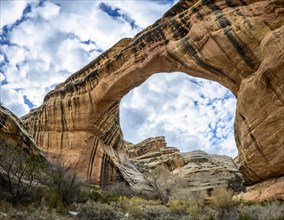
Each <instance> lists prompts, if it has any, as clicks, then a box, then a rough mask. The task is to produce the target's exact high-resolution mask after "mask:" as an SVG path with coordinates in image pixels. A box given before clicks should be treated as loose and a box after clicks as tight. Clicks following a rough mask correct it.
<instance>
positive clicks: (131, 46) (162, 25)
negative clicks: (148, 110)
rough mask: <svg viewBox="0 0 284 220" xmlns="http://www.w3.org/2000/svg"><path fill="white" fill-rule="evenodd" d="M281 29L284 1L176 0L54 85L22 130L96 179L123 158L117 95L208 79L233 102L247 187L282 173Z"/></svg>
mask: <svg viewBox="0 0 284 220" xmlns="http://www.w3.org/2000/svg"><path fill="white" fill-rule="evenodd" d="M283 24H284V2H283V0H263V1H261V0H231V1H227V0H226V1H225V0H215V1H211V0H182V1H180V2H179V3H178V4H177V5H176V6H174V7H173V8H172V9H171V10H169V11H168V12H167V13H166V14H165V15H164V16H163V17H162V18H161V19H160V20H158V21H156V22H155V23H154V24H153V25H151V26H149V27H148V28H146V29H145V30H143V31H142V32H141V33H139V34H137V35H136V36H135V37H134V38H133V39H122V40H121V41H119V42H118V43H117V44H116V45H114V46H113V47H112V48H111V49H110V50H108V51H106V52H105V53H103V54H102V55H101V56H99V57H98V58H97V59H96V60H94V61H92V62H91V63H89V64H88V65H86V66H85V67H83V68H82V69H81V70H79V71H78V72H76V73H75V74H73V75H72V76H71V77H69V78H68V79H67V80H66V81H65V82H63V83H61V84H59V85H58V86H57V87H56V88H55V89H54V90H53V91H51V92H49V93H48V94H47V95H46V97H45V98H44V103H43V105H42V106H40V107H39V108H37V109H35V110H33V111H31V112H30V113H29V114H28V115H27V116H26V117H24V118H23V119H24V123H25V125H26V126H27V127H28V129H29V131H30V132H31V133H32V135H33V136H34V138H35V141H36V143H37V144H38V145H39V146H40V147H41V148H42V149H43V150H45V151H46V152H52V153H55V154H58V155H65V157H66V160H69V161H70V163H71V164H73V166H74V167H75V168H76V169H77V170H78V171H79V172H80V173H81V175H82V176H83V177H85V178H86V179H89V180H90V181H102V178H101V177H102V174H103V173H104V172H113V171H102V170H104V169H105V170H108V168H102V167H105V166H104V165H103V164H104V163H106V161H111V163H110V164H112V163H113V164H114V165H115V166H118V167H121V166H122V164H123V163H124V161H127V159H125V157H124V156H125V155H124V153H123V152H124V150H125V145H124V141H123V136H122V132H121V129H120V125H119V112H118V111H119V102H120V100H121V98H122V97H123V96H124V95H125V94H127V93H128V92H129V91H130V90H131V89H133V88H134V87H136V86H139V85H140V84H141V83H143V82H144V81H145V80H146V79H147V78H148V77H149V76H151V75H152V74H154V73H158V72H173V71H181V72H185V73H187V74H189V75H191V76H197V77H202V78H206V79H211V80H215V81H217V82H219V83H221V84H222V85H224V86H225V87H227V88H229V89H230V90H231V91H232V92H233V93H234V94H235V96H236V97H237V111H236V120H235V136H236V140H237V147H238V150H239V163H240V171H241V172H242V174H243V176H244V178H245V180H246V181H247V183H257V182H259V181H261V180H264V179H266V178H270V177H278V176H282V175H283V174H284V150H283V146H284V139H283V137H284V135H283V134H284V123H283V114H284V105H283V102H284V100H283V90H284V77H283V70H284V51H283V48H284V25H283ZM106 158H109V159H106ZM123 166H124V165H123ZM107 167H108V166H107ZM110 167H112V165H110ZM111 169H112V168H111ZM123 176H124V177H125V178H128V177H127V176H129V173H127V172H126V171H125V172H124V173H123Z"/></svg>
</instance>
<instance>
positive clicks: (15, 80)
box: [0, 0, 235, 154]
mask: <svg viewBox="0 0 284 220" xmlns="http://www.w3.org/2000/svg"><path fill="white" fill-rule="evenodd" d="M102 2H103V3H105V4H107V5H109V6H111V7H112V8H116V9H118V12H119V13H120V15H122V16H118V17H115V18H114V17H111V16H110V15H109V14H108V13H106V12H104V11H102V10H101V9H100V4H101V3H102ZM162 2H163V4H162ZM175 2H176V1H175ZM28 5H29V7H30V9H31V10H30V12H29V11H26V12H25V14H24V15H23V10H24V9H25V8H26V7H27V6H28ZM170 6H171V5H170V3H166V1H122V0H120V1H81V2H80V4H78V2H76V1H59V0H58V1H45V2H43V3H42V4H40V5H39V2H36V1H1V13H0V14H1V25H2V26H1V27H3V26H4V25H8V29H5V33H4V32H3V29H2V30H1V33H0V34H1V36H0V38H1V39H5V41H8V42H9V43H5V44H4V45H1V53H0V62H1V66H0V80H1V82H2V83H3V82H4V81H5V85H1V88H0V89H1V101H2V102H3V103H4V105H5V106H6V107H8V108H9V109H11V110H12V111H13V112H14V113H15V114H17V115H18V116H21V115H23V114H26V113H27V112H28V110H29V106H28V105H27V104H26V103H27V102H25V99H28V101H30V102H31V103H32V104H33V105H34V106H35V107H37V106H39V105H40V104H41V103H42V100H43V97H44V95H45V94H46V93H47V92H48V91H49V90H50V89H52V88H53V87H54V86H55V85H56V84H58V83H60V82H62V81H64V80H65V79H66V78H67V77H68V76H70V75H71V74H72V73H73V72H75V71H77V70H78V69H80V68H81V67H82V66H84V65H85V64H87V63H88V62H89V61H90V60H92V59H94V58H95V57H96V56H98V55H99V54H100V53H101V52H102V51H104V50H106V49H108V48H110V47H111V46H112V45H113V44H114V43H116V42H117V41H118V40H120V39H121V38H123V37H133V36H135V34H137V32H138V31H140V30H141V29H143V28H145V27H147V26H148V25H151V24H152V23H154V22H155V21H156V20H157V19H159V18H160V17H161V16H162V15H163V14H164V13H165V12H166V11H167V10H168V9H169V8H170ZM22 15H23V18H24V19H22V20H21V22H19V19H20V18H21V17H22ZM17 20H18V22H17V25H13V24H15V22H16V21H17ZM129 21H134V22H135V25H136V26H135V25H134V26H133V24H131V22H129ZM9 28H10V29H9ZM2 54H3V55H2ZM4 55H5V56H4ZM5 58H7V60H8V62H5V60H6V59H5ZM3 62H5V63H4V65H2V64H3ZM24 97H25V98H24ZM26 101H27V100H26ZM121 109H122V113H121V114H122V115H121V118H122V120H123V121H124V123H122V127H123V130H124V133H125V137H126V139H130V140H131V141H133V142H138V141H140V140H143V139H145V138H147V137H149V136H157V135H165V136H166V138H167V141H168V143H169V145H174V146H177V147H179V148H180V149H181V150H184V151H185V150H193V149H203V150H206V151H209V152H211V153H212V152H226V154H233V153H232V152H234V149H235V148H234V146H233V147H232V145H233V144H234V138H233V134H232V121H233V118H234V111H235V99H234V97H232V95H228V91H227V90H226V89H225V88H224V87H221V86H220V85H218V84H216V83H214V82H210V81H204V80H201V79H193V78H188V77H187V76H186V75H184V74H175V73H172V74H157V75H155V76H153V77H151V79H150V80H149V81H147V82H146V83H144V84H143V85H141V86H140V87H139V88H138V89H134V90H132V91H131V92H130V93H129V95H128V96H126V97H124V101H123V102H122V104H121ZM123 112H124V113H123ZM209 124H210V126H211V127H210V126H209ZM127 126H128V127H127ZM212 146H214V147H212Z"/></svg>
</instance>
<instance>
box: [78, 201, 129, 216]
mask: <svg viewBox="0 0 284 220" xmlns="http://www.w3.org/2000/svg"><path fill="white" fill-rule="evenodd" d="M78 212H79V215H78V218H79V219H92V220H102V219H104V220H115V219H121V218H122V217H123V216H124V214H123V212H122V211H121V210H118V209H114V207H113V206H112V205H111V204H106V203H100V202H90V201H89V202H87V203H86V204H83V205H81V206H80V207H79V208H78Z"/></svg>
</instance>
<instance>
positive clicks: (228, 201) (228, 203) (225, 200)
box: [211, 188, 236, 209]
mask: <svg viewBox="0 0 284 220" xmlns="http://www.w3.org/2000/svg"><path fill="white" fill-rule="evenodd" d="M232 198H233V191H231V190H228V189H225V188H217V189H215V190H214V191H213V196H212V197H211V203H212V205H213V206H214V207H215V208H217V209H228V208H229V207H232V206H233V205H235V204H236V202H235V201H234V200H233V199H232Z"/></svg>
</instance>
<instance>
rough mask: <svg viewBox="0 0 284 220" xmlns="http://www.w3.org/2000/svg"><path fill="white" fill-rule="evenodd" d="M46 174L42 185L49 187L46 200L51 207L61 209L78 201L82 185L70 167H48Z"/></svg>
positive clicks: (55, 165)
mask: <svg viewBox="0 0 284 220" xmlns="http://www.w3.org/2000/svg"><path fill="white" fill-rule="evenodd" d="M46 173H47V176H45V177H44V179H43V180H42V183H43V184H44V185H46V186H47V187H48V190H47V192H46V198H47V200H48V203H49V206H50V207H53V208H60V207H61V206H62V205H68V204H71V203H72V202H75V201H77V199H78V196H79V195H80V188H81V185H82V183H81V181H80V179H79V178H78V176H77V174H76V173H75V172H74V171H73V170H72V169H71V168H70V167H65V166H64V165H63V164H60V163H54V164H50V166H48V167H47V169H46ZM49 194H50V195H51V196H50V197H49Z"/></svg>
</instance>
